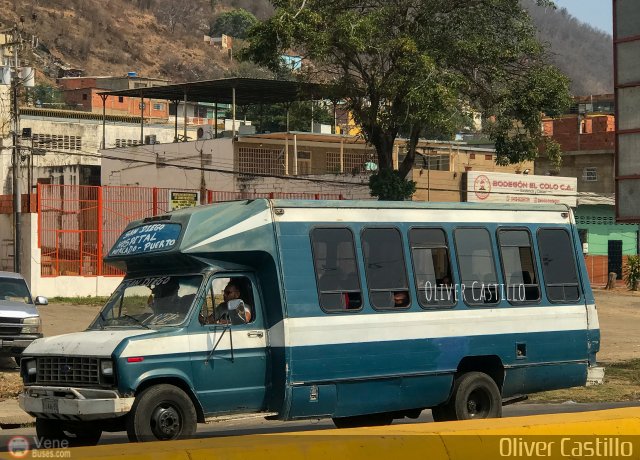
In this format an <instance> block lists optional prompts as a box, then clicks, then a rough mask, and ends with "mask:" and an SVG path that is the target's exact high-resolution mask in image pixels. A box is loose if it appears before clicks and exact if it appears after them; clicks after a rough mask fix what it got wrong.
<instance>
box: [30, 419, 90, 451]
mask: <svg viewBox="0 0 640 460" xmlns="http://www.w3.org/2000/svg"><path fill="white" fill-rule="evenodd" d="M36 434H37V436H38V439H39V440H40V441H67V442H68V443H69V446H70V447H79V446H95V445H96V444H98V442H99V441H100V437H101V436H102V429H101V428H100V427H99V426H97V425H93V424H91V423H88V424H87V423H85V424H80V423H78V424H75V423H73V422H63V421H60V420H51V419H46V418H36Z"/></svg>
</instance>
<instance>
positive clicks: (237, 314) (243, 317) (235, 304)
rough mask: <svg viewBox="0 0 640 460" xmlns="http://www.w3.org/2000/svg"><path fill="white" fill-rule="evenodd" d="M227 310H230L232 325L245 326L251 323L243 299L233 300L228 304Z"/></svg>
mask: <svg viewBox="0 0 640 460" xmlns="http://www.w3.org/2000/svg"><path fill="white" fill-rule="evenodd" d="M227 309H228V310H229V318H231V324H245V323H248V322H249V318H250V316H249V317H248V315H247V307H246V306H245V304H244V302H243V301H242V299H233V300H229V301H228V302H227Z"/></svg>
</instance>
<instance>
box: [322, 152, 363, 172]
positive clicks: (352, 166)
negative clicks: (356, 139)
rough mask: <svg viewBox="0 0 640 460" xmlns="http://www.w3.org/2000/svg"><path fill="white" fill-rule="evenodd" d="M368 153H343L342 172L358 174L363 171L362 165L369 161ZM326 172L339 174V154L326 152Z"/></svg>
mask: <svg viewBox="0 0 640 460" xmlns="http://www.w3.org/2000/svg"><path fill="white" fill-rule="evenodd" d="M370 157H371V155H370V153H368V152H366V151H355V152H353V151H344V152H343V155H342V166H343V169H342V170H343V172H345V173H354V172H355V173H356V174H357V173H358V172H361V171H363V170H364V165H365V163H367V162H368V161H372V160H371V159H370ZM326 168H327V169H326V170H327V172H328V173H339V172H340V152H327V154H326Z"/></svg>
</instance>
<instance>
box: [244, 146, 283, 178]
mask: <svg viewBox="0 0 640 460" xmlns="http://www.w3.org/2000/svg"><path fill="white" fill-rule="evenodd" d="M284 161H285V160H284V149H280V150H279V149H264V148H254V147H240V148H239V149H238V172H240V173H241V174H242V173H244V174H274V175H279V176H282V175H284Z"/></svg>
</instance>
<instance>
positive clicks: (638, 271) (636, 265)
mask: <svg viewBox="0 0 640 460" xmlns="http://www.w3.org/2000/svg"><path fill="white" fill-rule="evenodd" d="M639 281H640V256H629V257H627V263H626V264H625V267H624V282H625V283H626V284H627V287H628V288H629V289H631V290H632V291H637V290H638V282H639Z"/></svg>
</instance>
